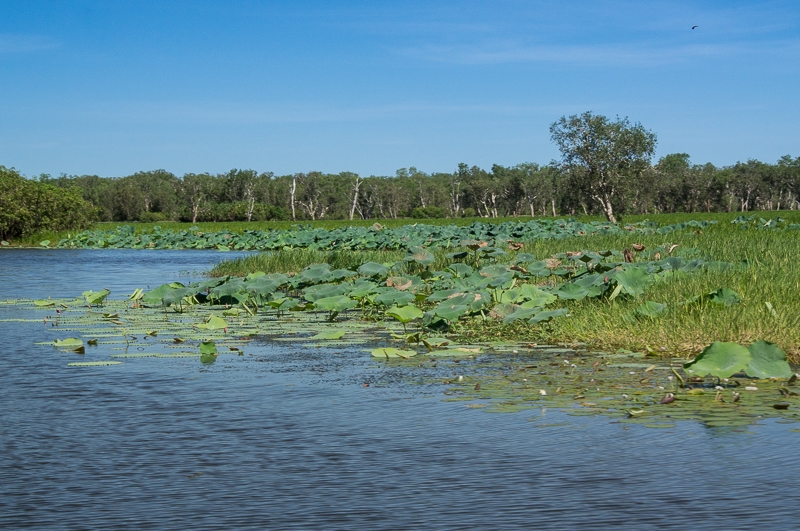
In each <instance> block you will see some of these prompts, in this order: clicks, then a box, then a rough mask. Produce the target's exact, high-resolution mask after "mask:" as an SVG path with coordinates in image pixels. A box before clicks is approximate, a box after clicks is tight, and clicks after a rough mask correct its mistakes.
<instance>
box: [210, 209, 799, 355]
mask: <svg viewBox="0 0 800 531" xmlns="http://www.w3.org/2000/svg"><path fill="white" fill-rule="evenodd" d="M765 214H769V213H765ZM781 215H782V217H784V218H786V219H788V220H790V221H791V222H795V223H796V222H798V221H800V214H798V213H793V212H790V213H781ZM735 217H736V215H732V214H714V215H669V216H650V217H649V219H651V220H654V221H658V222H659V223H661V224H670V223H677V222H680V221H687V220H689V219H716V220H718V221H719V223H718V224H716V225H713V226H710V227H708V228H706V229H704V230H703V231H691V230H690V231H681V232H674V233H671V234H668V235H658V234H655V235H647V236H642V235H627V234H622V235H612V236H604V235H594V236H590V237H573V238H567V239H562V240H536V241H530V242H525V247H524V248H523V249H522V250H521V251H520V252H526V253H531V254H533V255H534V256H535V257H536V258H537V259H544V258H547V257H550V256H553V255H555V254H557V253H563V252H567V251H573V252H574V251H580V250H594V251H597V250H604V249H618V250H622V249H625V248H629V247H630V246H631V245H632V244H633V243H640V244H643V245H644V246H645V248H647V249H654V248H655V247H657V246H661V245H663V244H665V243H669V244H677V245H678V247H677V248H676V250H675V254H679V255H683V256H685V257H687V258H692V257H701V258H705V259H707V260H719V261H724V262H728V263H730V264H736V265H738V264H742V263H746V264H747V265H746V266H743V267H731V268H728V269H722V270H698V271H696V272H693V273H691V274H681V275H674V276H671V277H668V278H666V279H665V280H663V281H661V282H657V283H655V284H654V285H652V286H650V287H649V288H648V289H647V291H646V292H645V293H644V294H643V295H642V296H641V297H628V298H623V297H617V298H615V299H614V300H609V298H608V297H603V298H597V299H594V298H592V299H588V298H587V299H584V300H581V301H571V300H565V301H562V306H564V307H566V308H568V309H569V312H570V317H568V318H562V319H555V320H553V321H551V322H550V323H546V324H540V325H529V324H527V323H525V322H524V321H518V322H517V323H520V324H510V325H504V324H502V322H501V321H498V320H491V319H483V318H481V317H480V316H479V317H477V318H476V317H472V318H467V319H461V320H460V321H458V322H457V324H454V325H453V327H452V332H453V333H456V334H459V335H460V336H463V337H464V338H474V339H476V340H477V339H487V338H494V339H502V338H514V339H516V340H524V341H531V342H536V343H554V342H559V343H562V342H585V343H588V344H590V345H592V346H593V347H596V348H601V349H616V348H620V347H622V348H627V349H634V350H640V349H641V350H644V349H650V350H653V351H655V352H657V353H660V354H662V355H665V356H689V355H692V354H696V353H697V352H699V351H700V350H701V349H702V348H703V347H705V346H707V345H708V344H710V343H711V342H713V341H735V342H739V343H742V344H748V343H750V342H752V341H755V340H757V339H765V340H767V341H771V342H774V343H776V344H778V345H779V346H781V348H783V349H784V350H785V351H786V352H787V353H789V355H790V356H791V357H792V358H793V360H794V361H795V362H800V266H798V260H797V257H798V256H800V233H798V232H797V231H785V230H762V229H759V228H757V227H755V226H749V227H747V228H742V227H740V226H739V225H734V224H731V223H730V220H731V219H733V218H735ZM764 217H768V216H764ZM641 219H642V217H636V218H634V217H631V218H630V219H626V221H638V220H641ZM757 219H758V216H756V220H757ZM447 251H448V252H452V251H453V249H448V250H447ZM432 252H433V254H434V257H435V262H434V263H433V264H431V266H430V269H431V270H436V269H440V268H443V267H446V265H447V264H448V263H449V260H447V259H446V258H445V252H444V251H442V250H432ZM403 254H404V253H402V252H380V253H376V252H348V253H326V252H322V251H306V250H292V251H279V252H275V253H270V254H264V255H257V256H253V257H250V258H247V259H240V260H234V261H229V262H223V263H222V264H220V265H219V266H218V267H217V268H215V269H214V270H213V271H212V274H215V275H221V274H235V275H244V274H247V273H251V272H254V271H266V272H292V271H300V270H301V269H303V268H304V267H305V266H307V265H309V264H312V263H322V262H327V263H330V264H331V265H332V266H333V267H334V268H340V267H343V268H350V269H354V268H356V267H357V266H358V265H360V264H361V263H364V262H367V261H376V262H394V261H396V260H398V259H401V258H402V256H403ZM517 255H518V253H517V252H509V253H508V254H507V255H506V256H503V257H500V258H499V259H498V260H497V261H498V262H499V263H513V262H514V261H515V260H516V257H517ZM720 288H727V289H731V290H734V291H736V292H737V293H738V294H740V295H741V298H742V301H741V302H740V303H738V304H734V305H732V306H716V305H699V306H698V305H682V304H681V303H682V302H683V301H686V300H688V299H690V298H691V297H694V296H697V295H703V294H707V293H710V292H712V291H715V290H717V289H720ZM645 301H654V302H658V303H662V304H667V305H669V308H670V309H669V311H667V312H666V313H665V314H663V315H661V316H659V317H657V318H652V319H651V318H642V317H634V312H635V310H636V308H637V307H639V306H640V305H641V304H642V303H643V302H645Z"/></svg>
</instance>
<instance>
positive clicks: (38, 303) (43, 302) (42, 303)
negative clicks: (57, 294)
mask: <svg viewBox="0 0 800 531" xmlns="http://www.w3.org/2000/svg"><path fill="white" fill-rule="evenodd" d="M33 305H34V306H55V305H56V303H55V302H53V301H49V300H36V301H33Z"/></svg>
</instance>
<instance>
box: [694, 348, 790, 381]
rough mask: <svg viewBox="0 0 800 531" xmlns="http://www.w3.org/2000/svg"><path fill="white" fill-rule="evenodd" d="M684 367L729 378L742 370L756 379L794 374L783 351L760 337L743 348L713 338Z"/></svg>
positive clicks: (697, 372) (696, 371) (785, 376)
mask: <svg viewBox="0 0 800 531" xmlns="http://www.w3.org/2000/svg"><path fill="white" fill-rule="evenodd" d="M684 368H685V369H686V371H687V372H689V373H694V374H696V375H698V376H705V375H707V374H710V375H711V376H716V377H717V378H730V377H731V376H733V375H734V374H736V373H737V372H742V371H744V372H746V373H747V375H749V376H752V377H755V378H789V377H791V376H792V375H793V374H794V371H792V369H791V367H789V363H788V362H787V361H786V353H784V352H783V351H782V350H781V349H779V348H778V347H777V346H776V345H775V344H773V343H769V342H767V341H763V340H759V341H756V342H755V343H753V344H752V345H750V346H749V347H746V348H745V347H743V346H741V345H739V344H737V343H725V342H719V341H715V342H714V343H712V344H711V345H709V346H708V347H706V348H705V350H703V352H701V353H700V354H699V355H698V356H697V357H696V358H695V359H694V360H692V361H690V362H688V363H686V364H684Z"/></svg>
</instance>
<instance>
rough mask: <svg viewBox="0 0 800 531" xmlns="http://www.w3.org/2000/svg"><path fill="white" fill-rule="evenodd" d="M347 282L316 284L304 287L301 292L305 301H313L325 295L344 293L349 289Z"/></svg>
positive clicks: (331, 295) (333, 295)
mask: <svg viewBox="0 0 800 531" xmlns="http://www.w3.org/2000/svg"><path fill="white" fill-rule="evenodd" d="M349 288H350V286H349V285H348V284H318V285H316V286H311V287H309V288H306V290H305V291H304V292H303V298H304V299H305V300H307V301H310V302H314V301H317V300H319V299H324V298H325V297H335V296H337V295H344V294H345V293H346V292H348V291H349Z"/></svg>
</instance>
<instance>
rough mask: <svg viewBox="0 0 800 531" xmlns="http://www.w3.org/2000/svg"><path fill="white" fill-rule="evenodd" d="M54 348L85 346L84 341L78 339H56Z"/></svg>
mask: <svg viewBox="0 0 800 531" xmlns="http://www.w3.org/2000/svg"><path fill="white" fill-rule="evenodd" d="M53 346H54V347H58V348H68V349H73V348H79V347H82V346H83V340H81V339H78V338H77V337H68V338H66V339H61V340H59V339H56V340H55V341H53Z"/></svg>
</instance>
